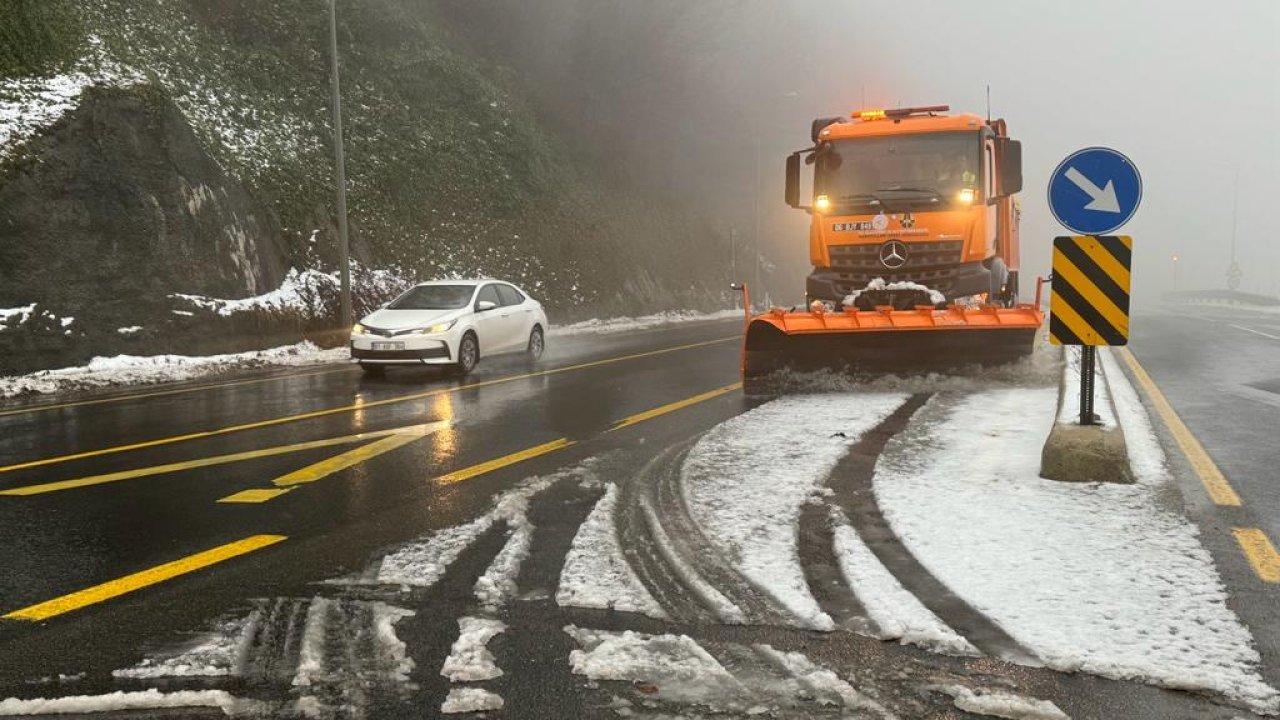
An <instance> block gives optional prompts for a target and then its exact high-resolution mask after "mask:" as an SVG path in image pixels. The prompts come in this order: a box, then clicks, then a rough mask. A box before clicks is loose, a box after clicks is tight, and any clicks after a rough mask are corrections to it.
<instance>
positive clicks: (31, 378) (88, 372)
mask: <svg viewBox="0 0 1280 720" xmlns="http://www.w3.org/2000/svg"><path fill="white" fill-rule="evenodd" d="M349 353H350V351H349V350H348V349H347V348H345V347H337V348H333V349H330V350H322V349H321V348H319V347H317V346H316V345H315V344H314V343H311V342H300V343H298V344H296V345H284V346H281V347H276V348H271V349H269V350H253V351H250V352H242V353H229V354H224V355H203V356H200V355H117V356H115V357H96V358H94V359H93V360H90V361H89V364H88V365H82V366H79V367H67V368H58V369H56V370H41V371H39V372H34V373H30V374H27V375H10V376H7V377H0V398H9V397H16V396H19V395H36V394H48V393H58V392H71V391H76V390H86V389H92V388H101V387H114V386H120V385H140V384H144V383H159V382H177V381H181V380H191V379H194V378H199V377H204V376H207V375H213V374H216V373H221V372H227V371H231V370H240V369H246V368H255V367H270V366H303V365H322V364H326V363H335V362H340V361H344V360H346V359H347V358H348V357H349Z"/></svg>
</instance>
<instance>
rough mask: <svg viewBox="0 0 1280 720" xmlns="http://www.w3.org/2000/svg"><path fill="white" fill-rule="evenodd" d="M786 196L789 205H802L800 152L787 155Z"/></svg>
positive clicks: (796, 206)
mask: <svg viewBox="0 0 1280 720" xmlns="http://www.w3.org/2000/svg"><path fill="white" fill-rule="evenodd" d="M786 196H787V197H786V199H787V204H788V205H790V206H791V207H793V208H798V207H800V153H792V154H790V155H788V156H787V183H786Z"/></svg>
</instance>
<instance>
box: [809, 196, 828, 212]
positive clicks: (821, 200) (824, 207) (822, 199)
mask: <svg viewBox="0 0 1280 720" xmlns="http://www.w3.org/2000/svg"><path fill="white" fill-rule="evenodd" d="M813 209H814V210H817V211H818V212H820V213H824V212H826V211H828V210H830V209H831V198H829V197H827V196H826V195H819V196H818V197H816V198H814V199H813Z"/></svg>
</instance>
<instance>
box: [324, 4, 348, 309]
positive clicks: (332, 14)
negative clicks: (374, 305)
mask: <svg viewBox="0 0 1280 720" xmlns="http://www.w3.org/2000/svg"><path fill="white" fill-rule="evenodd" d="M329 57H330V60H331V61H332V72H331V80H332V82H331V83H330V85H331V87H332V90H333V172H334V177H335V179H336V181H337V186H338V187H337V193H338V266H339V267H338V277H339V279H340V282H341V291H342V300H341V307H342V312H341V319H342V327H344V328H345V327H351V250H350V246H349V244H348V242H347V161H346V158H345V156H344V155H343V151H342V87H341V82H340V80H339V78H338V0H329Z"/></svg>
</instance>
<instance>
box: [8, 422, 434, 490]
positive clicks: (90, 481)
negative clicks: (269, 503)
mask: <svg viewBox="0 0 1280 720" xmlns="http://www.w3.org/2000/svg"><path fill="white" fill-rule="evenodd" d="M447 425H448V423H447V422H443V421H441V422H434V423H426V424H424V425H408V426H405V427H399V428H392V429H391V430H378V431H376V432H367V433H358V434H356V435H345V436H343V437H336V438H327V439H324V440H311V441H309V442H302V443H296V444H294V445H281V446H279V447H271V448H263V449H261V450H249V451H247V452H239V453H231V454H230V455H216V456H214V457H207V458H201V459H199V460H186V461H183V462H176V463H168V464H166V465H154V466H152V467H145V468H137V469H134V470H121V471H119V472H113V473H106V474H105V475H91V476H89V477H82V478H76V479H74V480H59V481H56V482H48V483H41V484H39V485H26V486H23V487H15V488H8V489H5V490H0V495H39V494H41V493H49V492H56V491H59V490H70V489H73V488H81V487H87V486H90V485H101V484H103V483H110V482H117V481H119V480H131V479H133V478H140V477H148V476H151V475H162V474H165V473H172V472H178V471H180V470H190V469H193V468H201V467H209V466H211V465H223V464H225V463H234V462H241V461H243V460H254V459H257V458H263V457H271V456H273V455H283V454H285V453H291V452H298V451H301V450H312V449H315V448H323V447H329V446H331V445H345V444H349V443H355V442H360V441H361V440H372V439H374V438H380V437H386V436H388V435H391V436H396V435H400V434H408V435H413V436H414V437H421V436H422V435H426V434H430V433H433V432H436V431H437V430H440V429H441V428H443V427H446V426H447Z"/></svg>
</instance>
